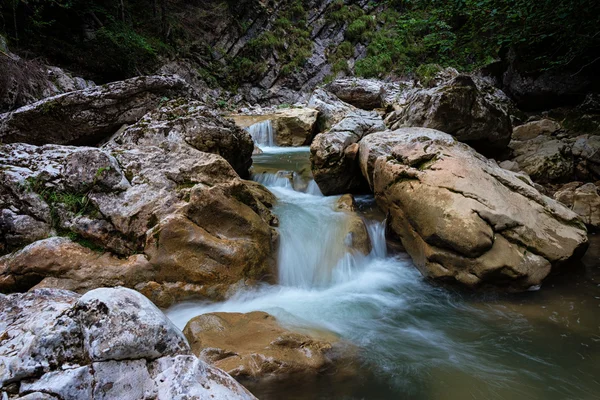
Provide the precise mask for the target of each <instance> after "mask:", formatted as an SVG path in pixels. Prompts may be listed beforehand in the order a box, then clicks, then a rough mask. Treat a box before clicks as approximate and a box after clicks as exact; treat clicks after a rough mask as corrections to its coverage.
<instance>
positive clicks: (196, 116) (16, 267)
mask: <svg viewBox="0 0 600 400" xmlns="http://www.w3.org/2000/svg"><path fill="white" fill-rule="evenodd" d="M181 107H184V108H185V109H184V110H183V111H182V112H183V113H184V114H183V115H184V116H183V117H181V118H180V119H181V124H179V123H178V122H177V121H178V119H177V118H175V119H173V120H172V121H171V120H169V118H163V119H162V120H160V118H161V116H160V115H162V114H160V113H161V112H160V111H157V113H158V115H157V116H156V117H151V118H150V117H149V119H148V121H149V128H148V129H146V130H144V129H143V127H142V126H140V125H141V123H140V124H136V125H134V126H132V127H131V128H130V129H126V130H124V131H123V132H121V133H120V134H118V135H117V136H116V137H114V138H113V139H112V140H111V141H109V142H108V143H107V144H106V145H105V146H103V147H102V148H100V149H98V148H89V147H72V146H57V145H45V146H41V147H37V146H33V145H26V144H10V145H4V146H3V147H1V149H2V151H0V163H1V164H2V165H4V167H3V168H2V169H1V170H0V187H2V189H3V190H0V233H2V236H1V237H2V238H3V240H0V243H1V244H2V248H1V250H2V253H8V252H10V251H13V250H15V249H16V248H18V247H22V246H26V245H28V244H29V243H31V241H33V240H39V239H45V238H47V237H48V236H53V235H58V234H60V235H68V236H69V237H71V238H72V239H73V240H74V241H76V242H80V243H83V244H85V245H86V246H88V247H89V246H91V247H94V248H95V249H96V251H100V252H101V253H102V252H107V253H109V254H105V255H102V256H100V255H97V256H95V255H94V254H93V253H92V252H90V251H88V250H85V249H82V248H81V246H78V247H77V246H75V244H73V243H72V242H69V241H67V242H65V241H48V242H43V243H40V245H39V246H36V245H33V246H29V247H25V248H24V249H23V250H22V251H20V252H19V253H17V254H15V255H14V257H13V256H6V257H4V258H2V259H1V260H0V271H1V272H0V275H1V278H0V279H1V282H2V284H1V285H0V286H1V289H0V290H1V291H3V292H12V291H15V290H27V289H29V288H31V287H33V286H35V285H38V284H39V285H40V286H43V287H56V288H65V289H70V290H75V291H78V292H85V291H87V290H90V289H93V288H96V287H99V286H114V285H124V286H127V287H131V288H140V290H144V292H145V293H147V294H148V295H151V296H155V297H152V299H153V300H155V301H157V302H159V303H160V304H161V305H162V306H169V305H170V304H171V302H173V301H176V300H184V299H185V298H186V297H187V298H193V297H195V298H198V297H200V298H206V297H211V298H213V299H223V298H224V297H225V295H226V293H228V289H229V288H230V287H231V286H232V285H237V284H239V283H240V282H242V283H245V282H252V281H257V280H260V279H263V278H265V279H272V276H273V271H274V265H275V260H274V256H273V254H274V253H275V250H276V246H277V232H276V231H275V229H274V226H276V225H277V218H276V217H275V216H274V215H273V214H272V213H271V211H270V207H272V205H273V204H274V202H275V199H274V198H273V196H272V195H271V194H270V193H269V192H268V191H267V190H266V189H264V188H258V187H257V186H256V184H255V183H251V182H247V181H243V180H241V179H240V178H239V176H238V174H236V172H235V171H234V170H233V168H232V166H231V165H230V163H228V162H227V161H226V160H225V159H224V158H222V157H221V156H219V155H217V154H211V153H207V152H204V151H200V150H199V149H198V148H201V149H203V150H207V151H214V152H220V153H222V154H223V155H225V156H227V157H229V158H230V160H234V161H235V160H237V161H238V162H236V164H242V163H243V162H244V160H246V159H249V157H250V152H251V146H252V143H251V141H250V139H249V136H248V135H247V133H245V132H242V130H240V129H239V128H236V127H235V126H234V125H233V123H232V122H230V121H226V120H224V119H222V118H219V117H217V116H215V115H213V114H212V113H211V112H209V111H207V110H204V109H202V108H201V107H199V106H198V108H196V105H189V108H187V107H186V106H181ZM165 110H167V111H165V112H168V111H169V110H170V111H173V112H175V111H177V110H181V108H179V106H177V107H172V106H168V107H167V108H166V109H165ZM190 113H191V115H193V118H192V119H193V121H191V120H189V121H188V120H186V118H187V117H186V116H187V115H190ZM152 115H154V113H153V114H152ZM155 118H156V119H155ZM186 127H187V128H189V129H187V128H186ZM162 128H164V130H162ZM186 129H187V130H186ZM236 134H240V135H241V136H239V137H237V139H236V138H235V135H236ZM196 147H198V148H196ZM244 154H245V156H244ZM234 161H232V162H234ZM245 168H247V167H245ZM263 201H264V203H263ZM21 222H23V223H27V226H30V227H31V228H32V229H31V230H30V231H27V230H24V229H23V225H20V223H21ZM34 228H35V229H34ZM4 238H6V240H4ZM115 255H116V256H120V257H122V259H120V260H117V259H116V258H115V257H114V256H115ZM28 263H30V265H28Z"/></svg>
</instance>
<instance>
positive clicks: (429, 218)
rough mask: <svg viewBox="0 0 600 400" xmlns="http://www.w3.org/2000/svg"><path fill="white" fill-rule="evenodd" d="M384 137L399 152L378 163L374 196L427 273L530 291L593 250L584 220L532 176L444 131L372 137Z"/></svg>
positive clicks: (401, 131) (410, 130)
mask: <svg viewBox="0 0 600 400" xmlns="http://www.w3.org/2000/svg"><path fill="white" fill-rule="evenodd" d="M378 136H381V138H382V141H384V140H385V138H386V137H395V139H394V140H395V143H397V144H398V145H396V146H394V147H392V149H391V151H390V152H389V153H388V154H387V155H382V156H380V157H379V158H377V159H376V161H375V164H374V168H373V173H372V174H373V175H372V177H371V182H373V186H374V189H375V196H376V199H377V202H378V204H379V205H380V207H381V208H382V209H383V210H385V211H386V212H387V213H388V215H389V217H388V218H389V221H390V225H391V228H392V229H393V230H394V231H395V232H396V233H397V234H398V236H399V237H400V238H401V240H402V244H403V245H404V247H405V248H406V250H407V251H408V253H409V254H410V255H411V257H412V259H413V261H414V262H415V264H416V265H417V267H418V268H419V270H420V271H421V272H422V273H423V275H425V276H427V277H429V278H433V279H436V280H440V281H456V282H458V283H460V284H462V285H464V286H467V287H471V288H475V287H485V286H488V285H489V286H493V287H496V288H500V289H506V290H526V289H528V288H530V287H532V286H534V287H535V286H538V285H540V284H541V283H542V282H543V280H544V278H546V277H547V276H548V274H549V273H550V272H551V271H552V270H553V269H554V268H558V267H561V266H563V265H565V264H566V263H568V262H569V261H571V260H574V259H577V258H579V257H581V256H582V255H583V253H584V252H585V249H586V248H587V243H588V239H587V232H586V229H585V226H584V225H583V223H582V221H581V220H580V219H579V217H578V216H577V215H576V214H575V213H574V212H572V211H570V210H568V209H567V208H565V207H564V206H562V205H560V204H559V203H558V202H556V201H554V200H552V199H550V198H548V197H546V196H543V195H541V194H540V193H539V192H538V191H537V190H536V189H535V187H534V186H533V184H532V182H531V181H530V180H529V179H528V178H527V177H526V176H524V175H519V174H515V173H513V172H510V171H507V170H505V169H502V168H500V167H499V166H498V165H497V164H496V163H495V162H493V161H489V160H487V159H486V158H484V157H483V156H481V155H479V154H477V153H476V152H475V151H474V150H473V149H471V148H470V147H468V146H466V145H464V144H462V143H459V142H457V141H456V140H455V139H454V138H452V136H450V135H447V134H444V133H442V132H439V131H435V130H431V129H424V128H404V129H399V130H397V131H394V132H383V133H375V134H373V135H372V136H371V137H369V140H371V141H373V143H377V142H378V141H377V140H375V138H377V137H378ZM361 144H365V143H364V142H363V143H361Z"/></svg>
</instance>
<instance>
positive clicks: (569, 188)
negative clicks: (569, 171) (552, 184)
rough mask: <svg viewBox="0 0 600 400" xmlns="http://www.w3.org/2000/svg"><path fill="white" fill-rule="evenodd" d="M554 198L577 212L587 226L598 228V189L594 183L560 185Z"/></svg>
mask: <svg viewBox="0 0 600 400" xmlns="http://www.w3.org/2000/svg"><path fill="white" fill-rule="evenodd" d="M554 198H555V199H556V200H558V201H560V202H561V203H563V204H564V205H566V206H567V207H569V208H570V209H571V210H573V211H574V212H575V213H577V215H579V216H580V217H581V219H582V220H583V222H585V224H586V225H587V226H588V227H589V228H591V229H594V230H596V229H599V228H600V189H599V188H598V186H597V185H596V184H593V183H586V184H584V183H582V182H571V183H568V184H566V185H564V186H563V187H561V188H560V189H559V190H558V191H557V192H556V193H555V194H554Z"/></svg>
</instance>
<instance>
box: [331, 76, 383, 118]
mask: <svg viewBox="0 0 600 400" xmlns="http://www.w3.org/2000/svg"><path fill="white" fill-rule="evenodd" d="M326 89H327V90H328V91H329V92H331V93H333V94H334V95H336V96H337V97H338V98H339V99H340V100H342V101H345V102H346V103H349V104H352V105H353V106H355V107H358V108H362V109H363V110H372V109H374V108H380V107H382V103H383V98H384V97H385V87H384V83H383V82H381V81H378V80H376V79H361V78H350V79H336V80H335V81H333V82H331V83H330V84H328V85H327V86H326Z"/></svg>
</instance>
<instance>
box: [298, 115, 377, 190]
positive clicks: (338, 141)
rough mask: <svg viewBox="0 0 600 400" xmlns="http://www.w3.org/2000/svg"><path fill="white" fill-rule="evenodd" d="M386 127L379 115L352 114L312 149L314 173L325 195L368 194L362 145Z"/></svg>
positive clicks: (317, 138) (324, 134)
mask: <svg viewBox="0 0 600 400" xmlns="http://www.w3.org/2000/svg"><path fill="white" fill-rule="evenodd" d="M384 129H385V125H384V123H383V120H382V119H381V117H380V116H379V115H378V114H377V113H375V112H367V111H361V110H358V111H356V112H351V113H350V114H348V115H347V116H346V117H345V118H344V119H342V120H341V121H340V122H338V123H337V124H336V125H334V126H333V127H332V128H331V129H330V130H329V131H327V132H324V133H320V134H318V135H317V136H316V137H315V140H314V141H313V143H312V145H311V146H310V153H311V154H310V160H311V169H312V173H313V176H314V179H315V182H316V183H317V185H319V189H321V192H323V194H324V195H332V194H342V193H354V192H361V191H365V189H366V183H365V181H364V179H363V178H362V176H361V175H360V173H358V171H359V165H358V142H359V141H360V140H361V139H362V138H363V137H366V136H367V135H370V134H371V133H373V132H378V131H382V130H384Z"/></svg>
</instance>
